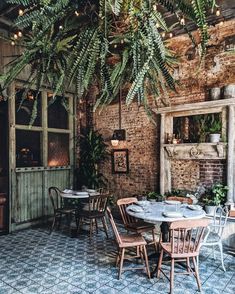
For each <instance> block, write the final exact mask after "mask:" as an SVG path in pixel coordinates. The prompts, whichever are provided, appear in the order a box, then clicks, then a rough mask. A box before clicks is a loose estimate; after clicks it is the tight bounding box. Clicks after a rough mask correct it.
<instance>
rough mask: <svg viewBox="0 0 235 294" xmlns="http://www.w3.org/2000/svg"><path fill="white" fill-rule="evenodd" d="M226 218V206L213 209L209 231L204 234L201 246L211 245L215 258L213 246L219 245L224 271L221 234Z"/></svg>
mask: <svg viewBox="0 0 235 294" xmlns="http://www.w3.org/2000/svg"><path fill="white" fill-rule="evenodd" d="M227 219H228V208H227V207H226V206H225V207H224V208H223V207H221V206H218V207H217V208H216V209H215V213H214V217H213V221H212V223H211V224H210V226H209V231H208V233H207V235H206V236H205V238H204V240H203V242H202V243H201V246H211V247H212V250H213V257H214V259H215V246H219V249H220V256H221V264H222V268H223V270H224V271H226V269H225V267H224V259H223V244H222V236H223V231H224V228H225V226H226V223H227ZM197 265H199V260H198V258H197Z"/></svg>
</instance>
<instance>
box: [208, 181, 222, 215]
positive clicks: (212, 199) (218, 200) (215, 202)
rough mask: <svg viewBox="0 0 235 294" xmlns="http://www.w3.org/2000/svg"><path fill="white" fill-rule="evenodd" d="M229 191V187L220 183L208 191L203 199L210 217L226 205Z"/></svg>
mask: <svg viewBox="0 0 235 294" xmlns="http://www.w3.org/2000/svg"><path fill="white" fill-rule="evenodd" d="M227 191H228V186H224V185H223V184H220V183H218V184H215V185H213V186H212V188H210V189H209V190H207V192H206V194H205V196H204V197H203V203H204V204H205V211H206V213H207V214H208V215H214V213H215V209H216V207H217V206H219V205H223V204H224V203H225V200H226V194H227Z"/></svg>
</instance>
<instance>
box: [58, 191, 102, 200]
mask: <svg viewBox="0 0 235 294" xmlns="http://www.w3.org/2000/svg"><path fill="white" fill-rule="evenodd" d="M98 195H100V193H98V192H90V193H89V192H87V191H76V190H68V189H66V190H64V191H62V192H61V193H60V196H61V197H63V198H71V199H83V198H89V196H98Z"/></svg>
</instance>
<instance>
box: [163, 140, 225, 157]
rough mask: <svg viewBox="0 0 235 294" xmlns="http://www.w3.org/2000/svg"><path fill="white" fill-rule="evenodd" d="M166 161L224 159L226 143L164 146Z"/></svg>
mask: <svg viewBox="0 0 235 294" xmlns="http://www.w3.org/2000/svg"><path fill="white" fill-rule="evenodd" d="M164 149H165V156H166V157H167V158H168V159H178V160H182V159H183V160H184V159H185V160H189V159H213V160H214V159H226V150H227V144H226V143H185V144H164Z"/></svg>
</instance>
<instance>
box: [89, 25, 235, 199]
mask: <svg viewBox="0 0 235 294" xmlns="http://www.w3.org/2000/svg"><path fill="white" fill-rule="evenodd" d="M194 35H195V38H196V39H198V33H197V32H195V33H194ZM231 35H235V20H232V21H228V22H225V23H224V25H222V26H220V25H216V26H215V27H211V28H210V36H211V39H210V42H209V48H208V53H207V56H206V57H205V61H204V63H203V64H202V66H201V69H200V70H199V59H198V57H196V58H194V59H192V60H190V58H189V57H188V52H189V51H190V50H191V49H190V48H191V47H192V44H191V41H190V40H189V38H188V37H187V36H186V35H182V36H179V37H176V38H172V39H171V40H170V44H171V47H172V48H173V49H174V50H175V51H176V53H177V55H178V56H179V58H180V64H179V68H178V71H177V72H176V73H175V74H176V76H178V78H177V79H179V81H180V83H181V85H180V86H179V87H178V89H177V92H176V93H175V92H170V94H169V96H170V103H171V105H176V104H185V103H192V102H199V101H205V100H207V99H208V95H207V94H208V90H209V89H210V88H211V87H213V86H215V85H216V86H219V87H223V86H224V85H227V84H231V83H235V54H231V53H228V52H225V50H224V47H225V46H224V42H225V39H226V37H228V36H231ZM159 105H160V103H159ZM94 125H95V128H96V129H100V131H101V133H103V134H104V135H105V136H106V139H107V142H110V138H111V135H112V132H113V130H114V129H118V105H117V104H113V105H110V106H108V107H106V108H105V109H104V110H103V111H102V112H101V114H99V113H98V111H97V112H96V113H95V118H94ZM122 128H124V129H125V130H126V134H127V139H126V141H125V142H122V143H121V144H120V145H119V146H118V147H117V148H128V150H129V161H130V172H129V174H127V175H125V174H121V175H118V174H112V173H111V160H109V161H108V162H106V163H105V164H104V165H103V166H102V167H101V171H102V172H103V173H104V174H105V176H106V177H107V178H108V181H109V184H110V189H111V190H112V191H113V192H114V193H115V194H116V196H117V197H124V196H130V195H133V194H139V193H143V192H144V191H151V190H156V189H157V190H158V187H159V131H160V125H159V119H158V120H157V123H156V125H154V124H152V123H151V122H149V120H148V118H147V116H146V114H145V112H144V109H143V108H142V107H140V108H138V106H137V105H135V104H132V105H131V107H129V109H128V108H127V107H126V106H125V105H124V103H123V104H122ZM109 147H110V149H111V146H110V145H109ZM197 167H198V168H199V169H198V170H197V171H192V174H194V173H195V175H196V176H199V179H200V180H199V183H202V184H203V185H210V184H211V183H212V182H214V181H217V180H218V181H221V179H224V177H225V174H226V172H225V162H222V161H221V162H215V161H202V162H201V161H199V163H197ZM184 169H185V167H184V168H183V167H182V173H183V170H184ZM184 177H185V181H186V184H185V183H183V181H181V182H179V180H178V179H177V177H176V176H175V177H173V179H174V183H173V185H174V187H175V188H180V187H181V186H182V187H185V186H187V185H188V186H189V185H192V187H193V188H195V187H196V185H197V181H196V180H195V179H194V180H193V181H192V179H190V178H189V175H188V174H187V173H186V174H184Z"/></svg>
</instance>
